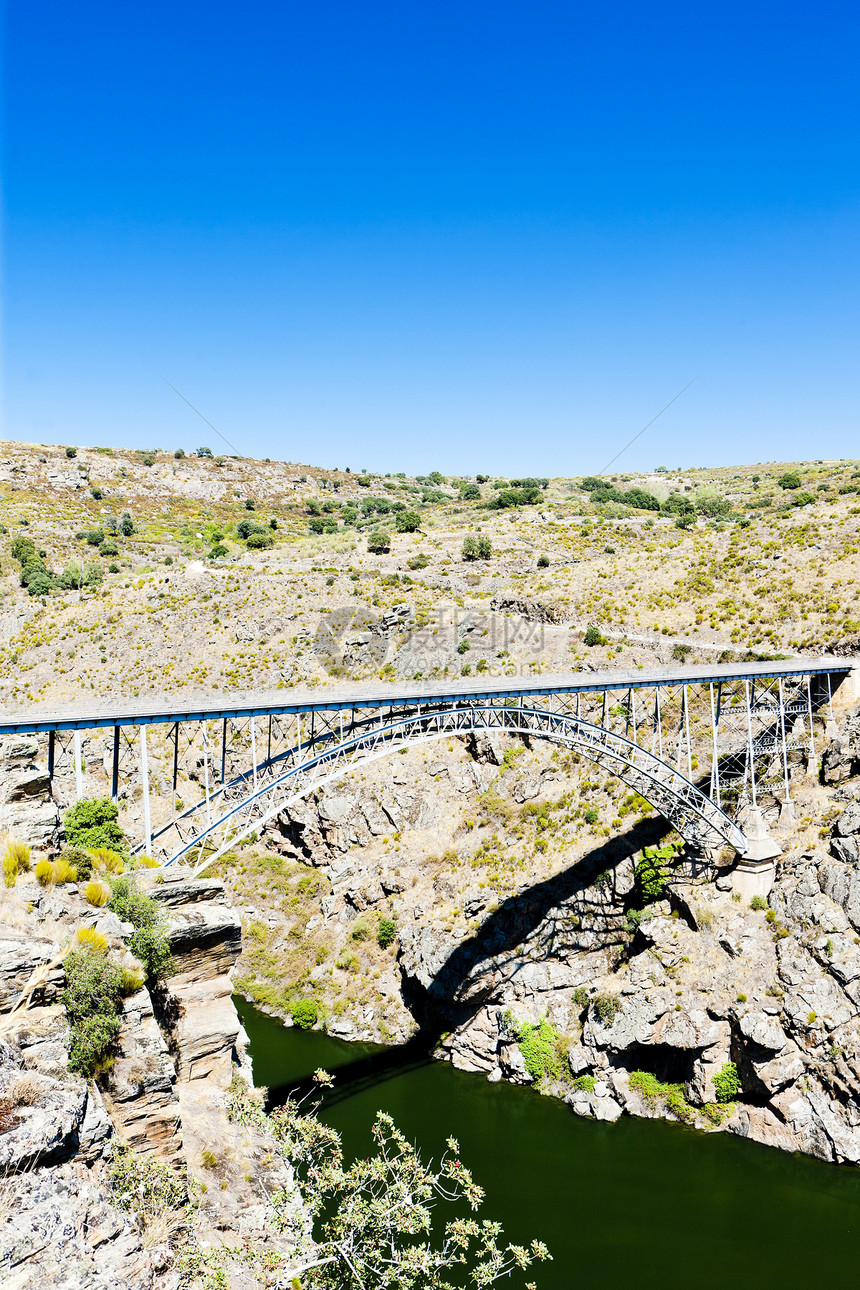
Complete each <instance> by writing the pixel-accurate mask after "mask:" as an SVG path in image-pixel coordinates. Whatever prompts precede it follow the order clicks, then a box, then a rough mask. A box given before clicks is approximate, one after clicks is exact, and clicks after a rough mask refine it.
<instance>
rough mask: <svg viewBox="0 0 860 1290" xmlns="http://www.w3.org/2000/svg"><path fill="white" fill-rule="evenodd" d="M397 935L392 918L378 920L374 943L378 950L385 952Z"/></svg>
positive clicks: (395, 925)
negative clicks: (375, 942)
mask: <svg viewBox="0 0 860 1290" xmlns="http://www.w3.org/2000/svg"><path fill="white" fill-rule="evenodd" d="M396 935H397V924H396V923H395V922H394V919H393V918H380V920H379V926H378V927H377V929H376V941H377V944H378V945H379V948H380V949H383V950H386V949H388V946H389V945H390V944H391V943H392V941H393V940H394V938H395V936H396Z"/></svg>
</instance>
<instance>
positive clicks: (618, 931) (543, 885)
mask: <svg viewBox="0 0 860 1290" xmlns="http://www.w3.org/2000/svg"><path fill="white" fill-rule="evenodd" d="M670 827H671V826H670V825H669V824H668V823H667V822H666V821H665V820H664V819H662V818H660V817H657V818H654V819H650V820H641V821H639V823H637V824H635V825H634V826H633V827H632V828H631V829H629V830H628V831H627V832H626V833H624V834H622V835H620V836H617V837H614V838H612V839H611V840H610V841H608V842H606V843H605V844H604V845H603V846H599V847H597V848H595V850H593V851H590V852H588V853H587V854H586V855H585V856H583V857H582V858H581V859H580V860H578V861H577V862H576V864H574V865H571V866H570V868H569V869H565V870H563V871H562V872H561V873H559V874H555V875H554V876H553V877H551V878H546V879H544V880H543V881H542V882H539V883H535V885H534V886H532V887H527V888H525V889H524V890H523V891H520V892H519V893H517V894H516V895H513V896H509V897H508V898H507V899H506V900H505V901H503V903H502V904H501V905H500V906H499V907H498V908H497V909H496V910H494V911H493V912H492V913H490V914H489V915H488V917H487V918H486V919H485V920H484V922H483V923H482V924H481V926H480V928H479V929H478V931H477V932H476V933H475V935H474V936H470V937H469V938H468V940H465V941H462V942H461V943H460V944H459V945H458V946H456V948H455V949H454V950H453V951H452V952H451V953H450V954H449V955H448V957H447V959H446V960H445V962H444V963H443V964H442V966H441V967H440V968H439V969H438V970H437V971H436V972H435V973H434V975H433V978H432V980H431V981H430V982H429V985H428V986H427V987H426V988H423V989H422V987H421V984H420V983H419V982H418V981H415V980H414V979H412V980H407V981H405V982H404V1000H405V1002H406V1005H407V1007H409V1009H410V1011H411V1012H412V1014H413V1016H415V1018H416V1020H417V1021H418V1023H419V1025H420V1026H422V1027H425V1026H426V1027H427V1028H429V1029H431V1030H432V1029H433V1027H434V1025H435V1026H437V1027H438V1025H439V1024H440V1020H441V1021H444V1022H445V1023H446V1024H447V1025H448V1026H449V1027H450V1024H451V1023H452V1022H454V1023H455V1024H456V1025H457V1026H462V1025H464V1024H466V1023H468V1022H469V1021H470V1020H471V1019H472V1017H474V1016H475V1014H476V1013H477V1012H478V1011H479V1009H480V1008H482V1007H484V1006H485V1005H486V1004H487V1003H490V1002H492V1000H493V997H494V995H495V994H497V993H498V992H499V991H500V989H501V987H503V985H504V983H505V982H506V981H508V980H510V979H511V977H512V976H514V975H516V974H517V973H518V972H521V971H522V969H523V967H524V966H525V965H526V964H527V963H531V964H533V963H534V962H536V961H542V960H543V961H546V960H549V959H556V960H562V961H564V960H566V959H567V958H569V957H572V956H573V955H575V954H579V953H583V952H586V951H595V950H596V951H600V950H608V951H612V950H619V949H620V948H621V947H622V946H623V945H625V944H626V941H627V937H626V934H625V932H624V923H625V909H624V904H625V902H624V895H623V893H621V892H619V890H618V882H617V874H616V870H617V868H618V866H619V865H620V864H621V863H622V861H624V860H626V859H630V858H632V856H634V855H635V854H636V853H637V852H639V851H641V850H642V848H643V847H646V846H654V845H657V844H658V843H659V842H660V840H661V838H662V837H664V836H665V834H666V833H667V832H668V831H669V829H670Z"/></svg>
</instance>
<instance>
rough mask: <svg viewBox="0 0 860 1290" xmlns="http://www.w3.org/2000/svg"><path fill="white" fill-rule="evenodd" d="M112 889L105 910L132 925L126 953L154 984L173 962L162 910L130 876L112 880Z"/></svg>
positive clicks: (169, 968) (166, 972) (167, 972)
mask: <svg viewBox="0 0 860 1290" xmlns="http://www.w3.org/2000/svg"><path fill="white" fill-rule="evenodd" d="M111 888H112V890H111V897H110V900H109V901H108V909H112V910H113V912H114V913H115V914H116V915H117V917H118V918H121V919H122V920H123V921H124V922H126V923H133V924H134V934H133V936H132V937H131V939H130V941H129V943H128V944H129V949H130V950H131V952H132V954H133V955H134V956H135V958H137V959H140V961H141V963H142V964H143V966H144V969H145V971H146V979H147V981H148V982H155V981H158V980H160V979H161V978H162V977H165V976H167V975H168V974H169V972H170V970H171V968H172V960H171V957H170V943H169V941H168V939H167V933H166V931H165V924H166V919H165V916H164V910H163V908H162V906H161V905H159V903H158V901H157V900H154V899H153V897H152V896H150V895H148V894H147V893H146V892H144V891H141V890H140V889H139V888H138V886H137V884H136V883H135V881H134V878H133V877H131V876H130V875H127V874H126V875H123V876H122V877H119V878H115V879H114V880H113V882H112V883H111Z"/></svg>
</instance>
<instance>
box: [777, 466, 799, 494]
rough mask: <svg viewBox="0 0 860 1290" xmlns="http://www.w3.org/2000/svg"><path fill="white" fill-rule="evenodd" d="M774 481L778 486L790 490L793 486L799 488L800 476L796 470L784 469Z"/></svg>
mask: <svg viewBox="0 0 860 1290" xmlns="http://www.w3.org/2000/svg"><path fill="white" fill-rule="evenodd" d="M776 482H777V483H778V484H779V486H780V488H785V489H788V490H789V491H792V490H793V489H795V488H800V485H801V478H800V475H799V474H798V473H797V471H796V470H786V471H785V472H784V474H782V475H780V476H779V478H778V479H777V481H776Z"/></svg>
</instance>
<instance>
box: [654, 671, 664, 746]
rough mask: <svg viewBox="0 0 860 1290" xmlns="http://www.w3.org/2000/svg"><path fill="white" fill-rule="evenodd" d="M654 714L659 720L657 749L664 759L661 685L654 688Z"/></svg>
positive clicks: (657, 720)
mask: <svg viewBox="0 0 860 1290" xmlns="http://www.w3.org/2000/svg"><path fill="white" fill-rule="evenodd" d="M654 716H655V719H656V722H657V750H658V755H659V757H660V758H661V760H662V757H663V713H662V711H661V709H660V687H659V685H658V686H657V687H656V689H655V690H654Z"/></svg>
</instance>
